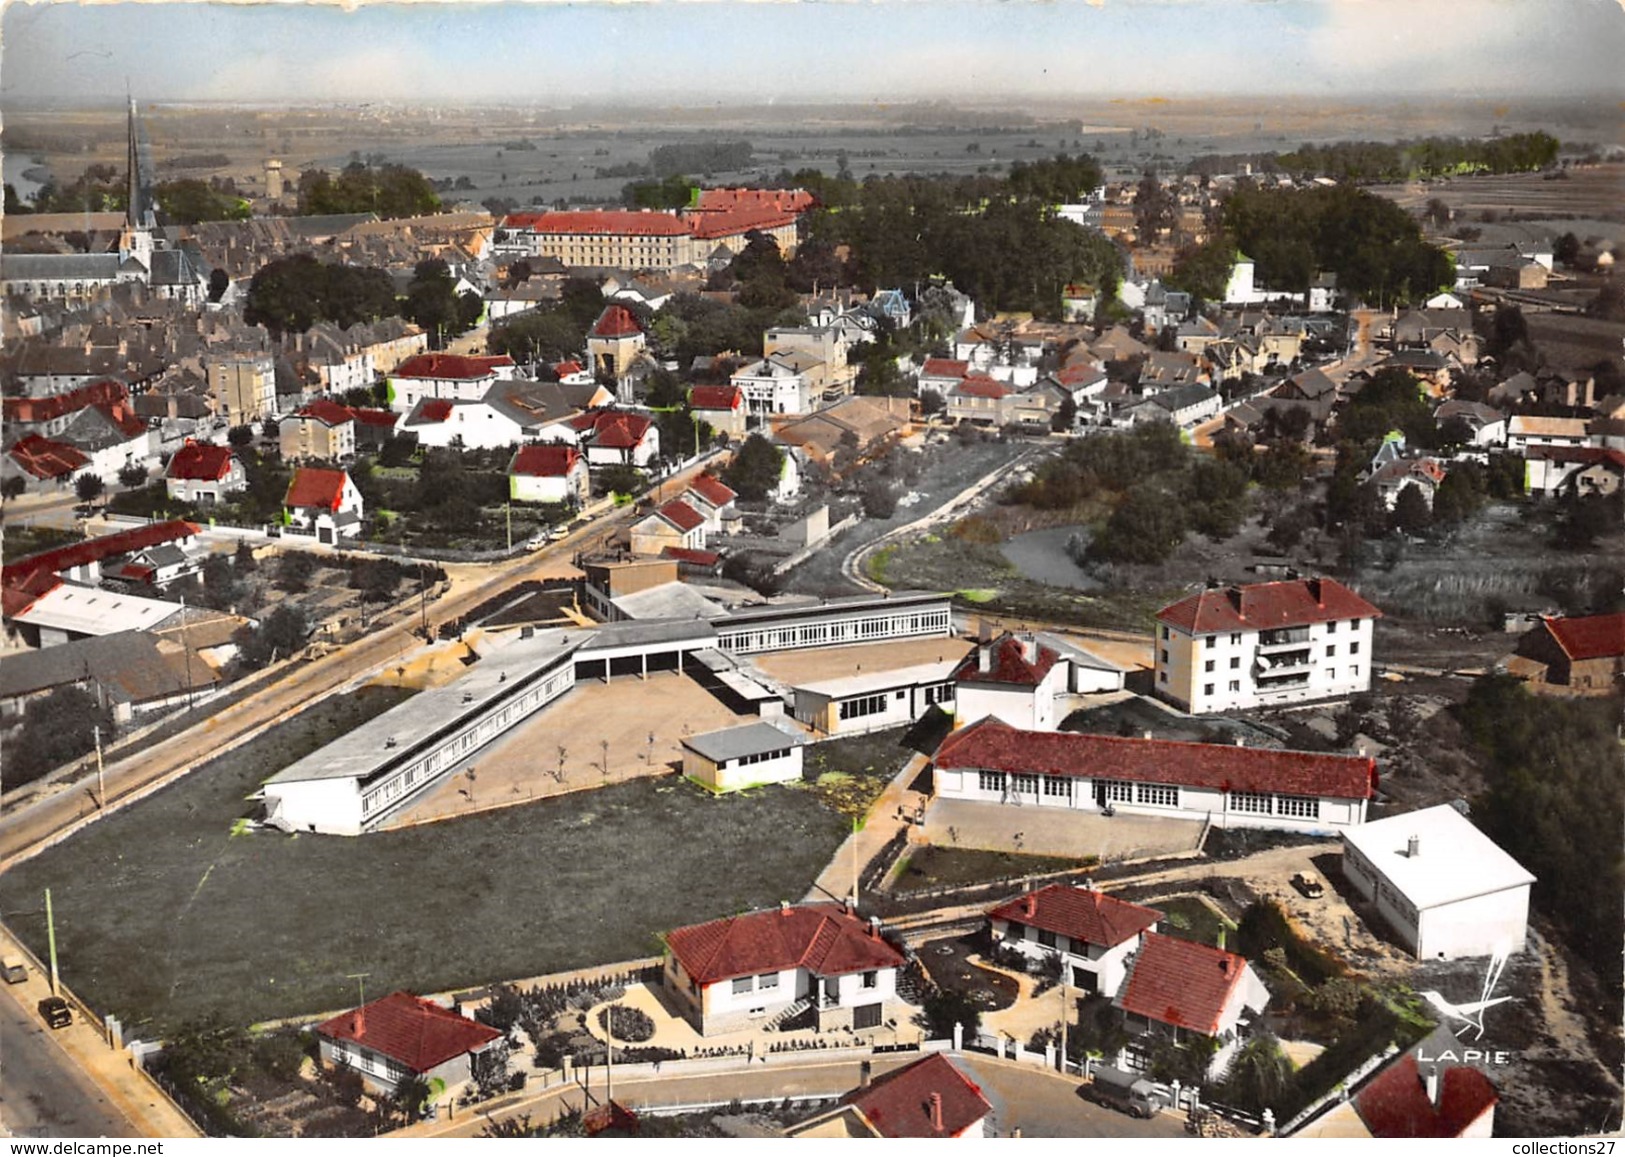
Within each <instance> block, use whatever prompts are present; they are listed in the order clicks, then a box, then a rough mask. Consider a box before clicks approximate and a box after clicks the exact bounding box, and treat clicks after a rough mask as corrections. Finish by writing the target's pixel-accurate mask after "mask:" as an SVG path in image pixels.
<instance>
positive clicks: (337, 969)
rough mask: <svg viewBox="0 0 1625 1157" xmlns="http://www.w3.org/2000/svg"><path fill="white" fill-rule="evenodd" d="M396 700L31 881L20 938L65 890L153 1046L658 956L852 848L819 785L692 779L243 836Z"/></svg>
mask: <svg viewBox="0 0 1625 1157" xmlns="http://www.w3.org/2000/svg"><path fill="white" fill-rule="evenodd" d="M386 698H390V697H389V696H385V695H384V694H383V693H381V692H376V691H373V692H363V693H361V694H360V695H359V696H357V697H355V698H354V699H339V698H335V699H332V700H328V701H326V702H325V703H323V704H321V705H319V706H318V707H317V708H315V709H314V710H315V711H317V712H320V713H323V714H322V718H323V720H324V722H323V725H322V726H321V727H320V728H311V727H310V726H308V723H309V721H308V720H306V721H304V722H303V723H301V722H298V721H296V722H295V723H293V724H286V725H283V727H280V728H278V729H276V730H273V731H272V732H269V733H267V735H266V736H263V737H261V738H260V739H258V740H256V741H254V742H253V743H252V744H249V745H247V746H245V747H244V748H242V749H240V750H239V751H238V752H235V753H233V754H232V755H231V756H230V757H228V758H223V759H221V760H218V761H216V762H215V763H214V764H212V765H209V766H206V767H204V768H201V769H199V770H198V771H197V772H195V773H194V774H192V775H190V776H188V777H187V778H185V779H183V780H181V781H180V782H178V783H177V784H175V785H174V786H172V787H170V788H168V789H166V790H164V791H162V792H160V793H158V794H156V795H154V796H153V797H152V798H150V799H148V800H146V801H143V802H142V803H140V804H138V805H135V806H133V807H131V808H129V809H127V810H125V811H122V812H120V813H118V814H116V815H114V816H111V817H110V818H108V819H107V820H105V821H103V822H101V823H98V824H96V825H94V826H92V827H90V828H88V829H86V830H85V831H84V832H82V833H81V834H79V835H77V836H75V837H74V838H73V839H71V840H68V841H67V842H66V843H64V844H62V845H59V846H58V847H56V848H53V849H50V850H49V851H47V852H44V853H42V854H41V855H39V856H38V857H36V858H35V859H33V860H30V861H28V862H27V863H25V864H22V865H20V866H19V867H18V868H16V869H14V870H13V871H12V872H10V873H8V874H7V876H6V877H5V894H6V897H7V905H6V913H5V916H6V919H7V922H8V923H9V924H10V925H11V926H12V927H13V928H14V929H15V930H16V931H17V932H18V934H19V935H21V936H22V937H23V939H24V940H26V941H27V943H28V944H29V946H30V947H31V948H32V949H33V950H34V951H36V952H41V953H43V952H44V951H45V926H44V925H45V921H44V913H43V904H42V902H41V896H42V893H43V890H44V889H45V888H47V887H49V888H51V890H52V897H53V902H54V905H55V913H56V931H57V944H58V949H59V952H60V955H61V959H62V967H63V975H64V978H65V979H66V980H67V982H68V983H69V984H70V985H72V986H73V987H74V989H75V990H76V991H77V992H79V994H80V995H81V996H83V997H84V998H85V999H87V1000H88V1001H90V1002H91V1004H92V1005H93V1006H94V1007H96V1008H97V1009H98V1010H99V1011H104V1012H109V1013H115V1014H117V1015H119V1016H120V1017H122V1018H123V1019H124V1020H125V1023H126V1024H128V1025H130V1026H131V1029H132V1032H133V1033H134V1034H136V1035H150V1034H152V1033H154V1032H159V1031H163V1030H164V1029H166V1028H172V1027H173V1026H174V1025H176V1024H177V1023H179V1022H181V1021H183V1020H186V1019H189V1018H193V1017H198V1016H203V1015H207V1014H210V1013H218V1014H221V1015H223V1016H224V1017H226V1018H227V1019H228V1020H230V1021H232V1022H235V1023H247V1022H249V1021H254V1020H260V1019H267V1018H272V1017H283V1016H292V1015H298V1014H302V1013H308V1012H317V1011H321V1010H324V1009H332V1008H337V1007H342V1006H344V1005H346V1004H348V1003H350V1002H351V1001H353V999H354V992H355V988H354V983H355V982H354V981H353V980H350V979H346V976H347V975H348V974H352V973H359V972H365V973H369V974H370V975H369V976H368V979H367V985H368V991H370V992H387V991H390V990H392V989H396V988H410V989H413V990H415V991H420V992H435V991H443V990H447V989H453V988H460V987H464V986H469V985H475V984H479V983H483V982H486V981H491V980H498V979H510V978H522V977H530V976H536V975H540V974H543V973H548V972H554V971H559V970H563V969H568V968H572V967H578V966H583V965H588V964H594V963H599V962H602V961H610V960H624V959H629V958H632V957H637V956H642V955H645V954H647V953H649V952H652V951H655V950H657V942H656V940H655V936H656V934H657V933H659V932H660V931H662V930H664V929H667V928H671V927H675V926H677V925H679V924H685V923H692V922H695V921H701V920H706V919H710V918H713V917H717V916H723V915H728V914H731V913H734V912H739V911H743V910H746V909H750V908H755V907H760V906H764V905H772V904H775V903H777V902H778V901H779V900H781V899H785V898H793V897H795V896H798V895H800V894H802V892H804V891H805V889H806V886H807V881H808V880H810V879H812V878H814V877H815V876H816V875H817V873H818V872H819V870H820V869H821V868H822V867H823V866H824V864H825V862H826V861H827V860H828V858H829V856H830V854H831V852H832V850H833V849H834V848H835V847H836V846H837V845H838V844H839V842H840V840H841V839H842V838H843V836H844V835H845V834H846V830H847V827H848V821H847V820H846V819H844V818H842V817H841V816H839V815H837V814H836V812H835V811H834V810H832V806H831V805H832V804H833V803H835V802H837V801H833V800H830V799H828V793H826V792H823V791H819V790H817V789H814V790H804V789H798V788H796V787H777V788H768V789H759V790H755V791H750V792H744V793H740V794H737V795H733V796H727V797H713V796H711V795H710V794H709V793H707V792H705V791H703V790H702V789H700V788H697V787H694V786H692V785H690V784H687V783H684V782H682V781H680V780H677V779H674V778H664V779H658V780H656V779H642V780H636V781H633V782H630V783H625V784H618V785H613V786H610V787H607V788H602V789H599V790H595V791H584V792H578V793H575V794H573V795H569V796H563V797H559V798H556V799H551V800H544V801H540V802H538V803H535V804H530V805H525V806H521V807H515V808H507V809H503V810H501V811H496V812H491V813H487V814H483V815H476V816H468V817H464V818H461V819H455V820H449V821H447V822H445V823H440V824H434V825H430V826H426V827H421V828H416V829H411V830H407V831H400V832H386V833H379V834H374V835H368V836H364V837H361V838H358V839H345V838H340V837H319V836H308V835H307V836H287V835H283V834H281V833H278V832H274V831H270V830H248V829H246V828H245V827H244V826H243V825H242V824H241V823H239V822H238V821H239V820H240V818H241V817H243V816H245V815H247V814H249V812H250V810H251V807H252V805H251V804H249V803H247V802H245V800H244V798H243V797H244V796H245V795H247V794H248V793H249V792H250V791H252V790H253V789H254V788H255V786H256V785H257V784H258V783H259V782H260V781H261V780H262V779H264V778H265V777H266V776H267V775H269V774H271V773H272V772H273V771H275V770H276V769H277V768H279V767H281V766H283V765H284V764H285V763H287V762H288V761H289V760H291V759H293V758H297V756H298V755H299V754H303V753H304V751H309V750H313V749H314V748H315V747H316V746H318V745H319V743H320V742H322V741H325V739H329V738H331V737H332V735H333V734H335V733H336V732H335V731H334V730H333V729H334V728H340V729H342V728H343V727H348V726H354V725H355V724H356V723H357V722H359V721H360V719H361V718H363V717H365V716H367V715H370V714H373V713H375V711H376V709H379V705H380V704H382V705H383V706H387V702H383V700H384V699H386ZM301 718H302V719H303V717H301ZM839 754H840V753H839V752H837V751H830V752H827V753H825V758H826V759H830V760H833V759H836V758H838V756H839ZM854 770H855V771H857V772H859V776H858V777H854V778H860V777H861V778H867V777H866V776H863V775H862V772H863V768H854Z"/></svg>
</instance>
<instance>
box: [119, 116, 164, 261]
mask: <svg viewBox="0 0 1625 1157" xmlns="http://www.w3.org/2000/svg"><path fill="white" fill-rule="evenodd" d="M129 100H130V121H129V142H128V144H127V150H128V152H129V156H128V158H127V164H128V166H129V176H128V180H129V188H128V190H126V193H125V210H124V219H125V221H126V222H127V223H128V224H129V225H131V226H132V227H134V228H136V229H151V228H152V227H153V226H154V225H155V224H157V222H156V220H155V219H154V217H153V211H152V206H151V205H150V204H149V203H148V201H147V187H148V186H147V181H146V176H147V174H146V173H145V172H144V171H143V166H142V163H141V139H140V137H141V134H140V129H139V126H138V125H137V123H136V112H135V97H134V96H131V97H130V98H129Z"/></svg>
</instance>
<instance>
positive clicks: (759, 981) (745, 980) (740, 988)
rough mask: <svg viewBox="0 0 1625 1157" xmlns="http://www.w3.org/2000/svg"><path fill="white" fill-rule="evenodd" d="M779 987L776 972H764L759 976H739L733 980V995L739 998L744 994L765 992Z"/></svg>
mask: <svg viewBox="0 0 1625 1157" xmlns="http://www.w3.org/2000/svg"><path fill="white" fill-rule="evenodd" d="M778 986H779V974H778V973H777V972H764V973H762V974H761V975H760V976H739V977H735V978H734V983H733V990H734V995H735V996H739V995H741V994H742V993H746V992H766V991H768V990H769V989H774V988H777V987H778Z"/></svg>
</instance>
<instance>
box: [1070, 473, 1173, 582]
mask: <svg viewBox="0 0 1625 1157" xmlns="http://www.w3.org/2000/svg"><path fill="white" fill-rule="evenodd" d="M1184 538H1185V513H1184V510H1183V509H1182V507H1181V504H1180V502H1179V500H1178V499H1177V498H1176V497H1175V496H1174V495H1172V494H1170V493H1169V492H1168V491H1167V490H1166V489H1164V488H1163V487H1162V486H1161V485H1159V484H1158V483H1156V482H1140V483H1136V484H1135V485H1134V486H1133V487H1131V488H1130V490H1129V492H1128V493H1127V494H1125V495H1124V496H1123V499H1122V501H1121V502H1119V503H1118V504H1117V508H1116V509H1115V510H1113V511H1112V513H1111V516H1110V517H1109V518H1107V520H1106V525H1105V526H1104V527H1102V528H1101V530H1100V532H1099V533H1098V534H1096V535H1095V537H1094V540H1093V541H1092V542H1091V543H1090V544H1089V556H1090V557H1091V558H1094V559H1100V560H1103V561H1106V562H1133V563H1159V562H1162V561H1163V560H1165V559H1166V558H1167V557H1168V556H1169V555H1170V554H1172V553H1173V552H1174V550H1175V549H1176V548H1177V547H1178V546H1179V544H1180V543H1181V542H1182V541H1183V540H1184Z"/></svg>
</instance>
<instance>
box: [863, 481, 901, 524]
mask: <svg viewBox="0 0 1625 1157" xmlns="http://www.w3.org/2000/svg"><path fill="white" fill-rule="evenodd" d="M859 496H860V498H861V500H862V503H863V514H864V517H865V518H873V519H877V520H882V521H883V520H885V519H888V518H890V517H891V516H892V515H893V514H896V513H897V498H898V494H897V490H896V488H895V487H893V486H892V484H891V483H890V482H888V481H886V480H885V479H884V478H882V477H880V476H879V475H878V474H870V475H867V476H866V477H865V478H864V480H863V484H862V485H861V487H860V488H859Z"/></svg>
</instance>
